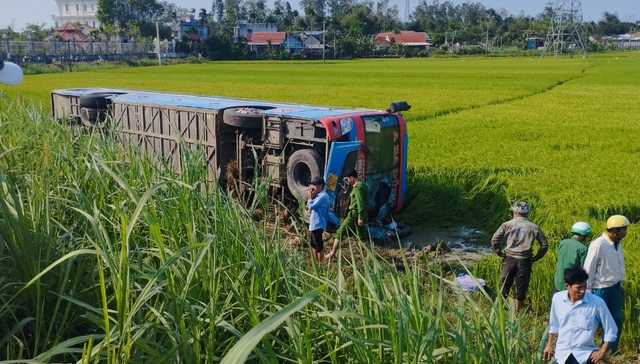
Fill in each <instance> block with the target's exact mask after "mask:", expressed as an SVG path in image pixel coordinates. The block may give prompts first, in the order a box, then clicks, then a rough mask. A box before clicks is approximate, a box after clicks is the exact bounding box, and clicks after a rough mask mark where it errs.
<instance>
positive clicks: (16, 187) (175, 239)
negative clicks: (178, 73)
mask: <svg viewBox="0 0 640 364" xmlns="http://www.w3.org/2000/svg"><path fill="white" fill-rule="evenodd" d="M0 108H1V109H2V110H5V112H3V113H2V117H0V123H1V127H2V139H1V140H0V147H1V148H2V149H1V151H0V154H1V155H2V158H0V165H1V167H2V170H3V173H2V181H3V182H2V189H1V190H0V218H1V220H0V223H1V224H2V229H0V231H1V232H2V233H1V235H0V236H1V237H2V246H3V249H4V251H3V260H4V263H5V264H2V266H1V267H0V272H1V276H2V277H3V290H2V291H1V293H0V299H1V301H0V302H1V303H2V305H1V306H0V310H1V311H0V315H1V317H2V332H3V335H2V337H0V347H1V348H2V350H1V351H0V352H1V353H2V354H0V356H1V357H2V358H3V359H5V360H33V361H37V362H86V363H89V362H97V361H100V362H108V363H123V362H130V363H175V362H185V363H194V362H219V361H221V360H223V358H224V359H225V360H226V361H227V362H239V361H242V358H248V360H250V361H252V362H263V363H273V362H302V363H311V362H386V363H407V362H414V363H418V362H421V363H422V362H426V363H459V362H463V361H473V362H478V363H481V362H482V363H484V362H486V363H489V362H494V361H495V358H496V357H497V358H500V360H501V362H505V363H508V362H519V361H520V360H521V359H522V358H527V359H528V358H531V357H532V355H533V352H532V351H531V350H530V349H529V346H528V345H527V341H526V340H523V339H524V338H526V337H528V336H529V334H530V331H528V330H530V329H527V330H525V329H523V327H524V325H523V323H522V318H521V317H517V316H515V315H514V314H513V312H512V310H513V308H512V306H510V305H509V306H507V308H508V310H506V311H505V308H504V307H503V306H502V305H503V302H502V301H501V300H498V301H495V300H494V298H493V297H491V296H490V295H488V294H487V295H478V296H475V297H474V296H471V295H470V294H468V293H464V292H461V291H459V290H458V289H457V288H455V286H453V285H452V284H450V282H448V281H446V280H443V279H442V278H441V277H440V272H439V269H438V268H437V267H438V265H437V264H434V263H433V262H431V261H430V260H429V259H425V261H423V262H418V263H415V265H411V264H410V263H409V262H408V261H405V264H406V266H407V267H409V269H408V270H407V272H405V273H398V272H396V271H395V270H393V269H391V268H390V267H389V266H388V265H386V263H385V264H383V263H382V262H381V261H379V260H378V259H377V257H376V256H375V254H374V253H373V252H372V251H370V250H368V248H367V246H365V245H361V244H360V243H355V242H354V245H352V247H351V251H352V254H350V255H349V256H345V257H344V259H341V260H339V261H338V262H337V265H324V266H322V267H318V266H316V265H315V264H314V263H313V261H312V260H311V259H309V258H308V257H307V254H308V251H307V249H306V248H304V249H298V248H297V247H296V246H295V245H292V244H291V241H289V240H288V239H287V238H286V237H285V236H282V235H281V230H280V229H273V228H272V227H273V221H274V219H277V218H278V217H277V216H272V215H269V214H270V213H269V212H268V211H269V209H267V208H265V207H266V206H264V205H260V204H266V203H267V200H266V199H260V198H258V199H255V200H254V201H253V203H254V204H258V207H260V206H261V207H263V208H264V211H266V214H267V216H266V217H265V219H264V220H263V221H262V222H259V223H256V222H255V221H254V219H253V216H252V214H251V211H252V210H250V209H248V208H246V207H245V206H244V205H242V204H241V203H240V202H238V201H236V200H234V199H231V198H229V196H228V195H227V194H226V193H224V192H223V191H221V190H219V189H218V188H217V187H216V186H215V185H211V184H208V183H203V182H201V181H205V180H206V170H205V168H204V167H203V166H204V159H203V155H202V154H200V153H198V152H195V153H192V154H191V153H190V154H185V155H184V156H183V158H184V161H183V165H184V166H185V168H184V170H183V173H182V174H181V175H174V174H172V173H171V172H170V171H169V170H168V169H167V168H161V166H158V162H157V161H154V160H152V159H149V158H148V157H145V156H142V155H137V154H136V152H135V150H134V149H129V150H128V151H127V153H129V156H128V158H125V156H124V151H123V150H121V149H120V148H119V147H118V146H117V143H116V141H115V140H114V139H113V137H111V136H110V135H111V134H110V132H109V131H108V130H106V129H102V130H95V131H85V130H81V129H76V130H72V129H70V128H68V127H67V126H65V125H59V124H56V123H54V122H53V121H52V120H50V118H49V117H48V116H46V113H42V112H41V111H40V110H33V108H34V106H33V105H31V104H27V103H20V102H18V101H10V100H8V99H7V97H6V96H4V95H3V96H0ZM32 116H35V117H32ZM43 155H46V157H45V158H42V157H43ZM124 160H128V162H123V161H124ZM254 188H260V185H257V186H254ZM258 195H259V196H260V194H258ZM254 207H255V206H254ZM426 266H428V267H430V268H429V270H425V267H426ZM450 297H458V298H457V299H454V300H453V301H451V299H450ZM451 302H453V303H454V304H453V305H452V304H450V303H451ZM509 310H511V311H509ZM487 332H491V333H493V334H492V335H493V339H491V340H477V339H476V338H478V337H482V335H486V334H487ZM245 335H246V336H245ZM243 338H244V339H243ZM507 348H510V349H514V348H515V349H517V350H507ZM228 355H229V357H228V358H227V356H228ZM233 358H236V359H233ZM483 358H484V359H483Z"/></svg>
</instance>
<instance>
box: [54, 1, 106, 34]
mask: <svg viewBox="0 0 640 364" xmlns="http://www.w3.org/2000/svg"><path fill="white" fill-rule="evenodd" d="M55 1H56V5H57V7H58V13H57V14H56V24H57V25H58V26H60V25H62V24H64V23H75V22H78V23H80V24H85V25H89V26H91V27H94V28H98V27H99V26H100V22H99V21H98V18H97V17H96V12H97V11H98V0H55Z"/></svg>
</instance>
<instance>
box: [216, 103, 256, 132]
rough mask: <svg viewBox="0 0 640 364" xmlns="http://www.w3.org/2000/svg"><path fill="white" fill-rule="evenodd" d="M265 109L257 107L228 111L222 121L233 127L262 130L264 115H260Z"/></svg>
mask: <svg viewBox="0 0 640 364" xmlns="http://www.w3.org/2000/svg"><path fill="white" fill-rule="evenodd" d="M262 110H263V109H260V108H256V107H238V108H234V109H227V110H225V111H224V114H223V115H222V121H223V122H224V123H225V124H227V125H231V126H235V127H238V128H247V129H260V128H262V118H263V117H264V114H262V113H260V111H262Z"/></svg>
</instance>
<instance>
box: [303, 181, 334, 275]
mask: <svg viewBox="0 0 640 364" xmlns="http://www.w3.org/2000/svg"><path fill="white" fill-rule="evenodd" d="M307 208H308V209H309V211H310V212H311V217H310V219H309V235H310V237H311V242H310V243H311V250H312V252H313V257H314V258H315V260H316V262H318V263H320V262H321V261H322V248H323V245H324V244H323V243H322V233H323V232H324V230H325V229H326V228H327V220H328V218H329V195H327V193H326V192H325V191H324V180H323V179H322V177H316V178H314V179H312V180H311V182H310V183H309V191H308V195H307Z"/></svg>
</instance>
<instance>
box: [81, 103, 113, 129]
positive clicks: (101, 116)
mask: <svg viewBox="0 0 640 364" xmlns="http://www.w3.org/2000/svg"><path fill="white" fill-rule="evenodd" d="M106 119H107V111H106V110H99V109H95V108H92V107H81V108H80V122H81V123H82V125H84V126H89V127H92V126H97V124H98V123H101V122H103V121H105V120H106Z"/></svg>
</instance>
